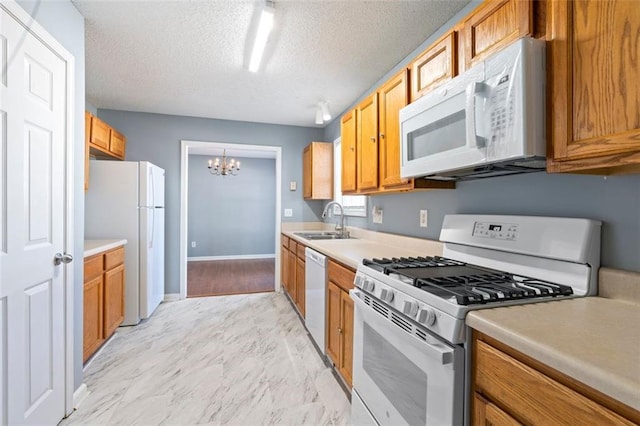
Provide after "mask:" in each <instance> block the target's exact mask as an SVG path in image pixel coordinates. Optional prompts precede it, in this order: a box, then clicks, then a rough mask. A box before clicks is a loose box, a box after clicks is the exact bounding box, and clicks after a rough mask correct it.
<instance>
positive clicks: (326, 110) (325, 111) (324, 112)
mask: <svg viewBox="0 0 640 426" xmlns="http://www.w3.org/2000/svg"><path fill="white" fill-rule="evenodd" d="M320 106H321V107H322V119H323V120H324V121H329V120H331V114H330V113H329V105H328V104H327V102H323V103H321V104H320Z"/></svg>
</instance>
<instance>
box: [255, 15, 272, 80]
mask: <svg viewBox="0 0 640 426" xmlns="http://www.w3.org/2000/svg"><path fill="white" fill-rule="evenodd" d="M273 12H274V10H273V7H272V6H270V5H269V4H265V6H264V9H262V15H261V16H260V24H259V25H258V31H257V32H256V41H255V42H254V43H253V50H252V51H251V61H249V71H251V72H257V71H258V68H260V61H262V55H263V54H264V48H265V46H266V44H267V39H268V38H269V33H270V32H271V29H272V28H273Z"/></svg>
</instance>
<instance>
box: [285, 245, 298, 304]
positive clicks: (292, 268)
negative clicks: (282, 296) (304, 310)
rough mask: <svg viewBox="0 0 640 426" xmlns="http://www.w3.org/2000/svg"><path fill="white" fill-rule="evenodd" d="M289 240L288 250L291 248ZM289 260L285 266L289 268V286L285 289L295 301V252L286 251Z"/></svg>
mask: <svg viewBox="0 0 640 426" xmlns="http://www.w3.org/2000/svg"><path fill="white" fill-rule="evenodd" d="M292 242H293V241H291V242H290V243H289V250H291V243H292ZM288 256H289V261H288V262H287V267H288V268H289V273H288V275H289V288H288V289H287V291H288V292H289V296H291V299H292V300H293V301H294V302H295V301H296V259H297V257H296V252H295V251H290V252H288Z"/></svg>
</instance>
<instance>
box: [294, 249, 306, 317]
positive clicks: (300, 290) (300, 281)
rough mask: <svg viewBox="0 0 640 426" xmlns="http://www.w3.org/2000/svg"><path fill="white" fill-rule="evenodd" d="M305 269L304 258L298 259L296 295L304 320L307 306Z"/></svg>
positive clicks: (296, 302) (296, 301) (297, 304)
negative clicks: (305, 305)
mask: <svg viewBox="0 0 640 426" xmlns="http://www.w3.org/2000/svg"><path fill="white" fill-rule="evenodd" d="M304 267H305V261H304V258H300V257H298V258H296V294H295V304H296V306H297V307H298V311H299V312H300V315H302V318H304V304H305V294H304V293H305V291H306V286H305V281H304V272H305V271H304Z"/></svg>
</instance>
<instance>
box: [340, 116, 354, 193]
mask: <svg viewBox="0 0 640 426" xmlns="http://www.w3.org/2000/svg"><path fill="white" fill-rule="evenodd" d="M356 116H357V114H356V112H355V110H354V111H350V112H348V113H346V114H345V115H344V116H343V117H342V121H341V130H340V133H341V142H340V144H341V154H342V182H341V187H342V192H344V193H347V192H355V191H356V190H357V189H358V187H357V186H356V168H357V167H356V165H357V157H356V135H357V131H356Z"/></svg>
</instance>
